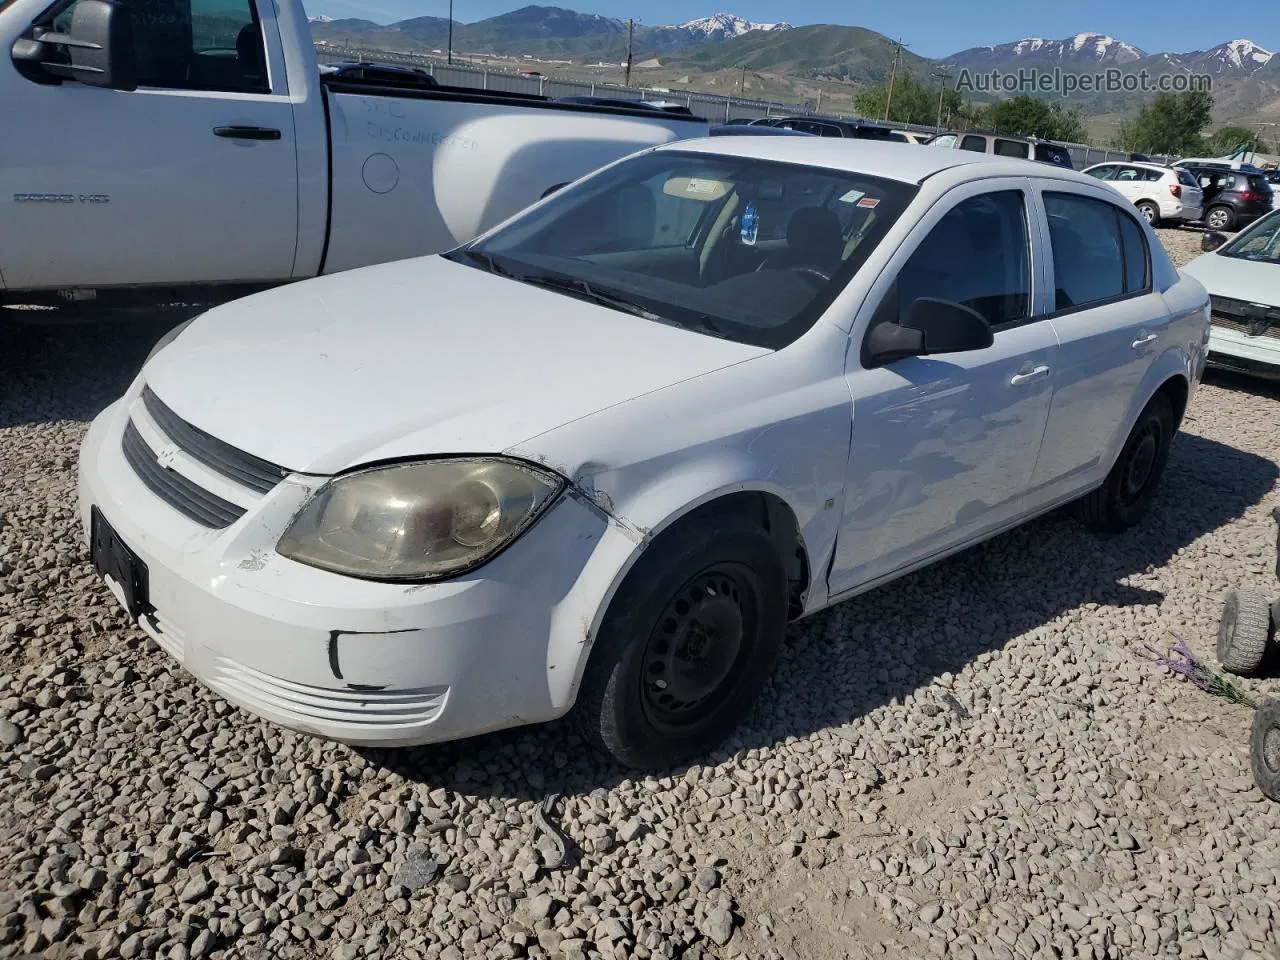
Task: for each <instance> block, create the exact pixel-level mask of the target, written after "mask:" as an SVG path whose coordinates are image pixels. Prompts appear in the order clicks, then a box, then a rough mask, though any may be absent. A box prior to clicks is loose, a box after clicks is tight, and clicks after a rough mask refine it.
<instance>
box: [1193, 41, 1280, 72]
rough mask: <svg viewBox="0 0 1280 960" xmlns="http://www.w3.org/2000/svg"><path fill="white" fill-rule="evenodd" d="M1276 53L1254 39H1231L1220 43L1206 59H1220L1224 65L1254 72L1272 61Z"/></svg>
mask: <svg viewBox="0 0 1280 960" xmlns="http://www.w3.org/2000/svg"><path fill="white" fill-rule="evenodd" d="M1274 56H1275V54H1274V53H1272V52H1271V51H1270V50H1264V49H1263V48H1262V47H1260V46H1258V45H1257V44H1256V43H1254V42H1253V41H1252V40H1229V41H1227V42H1226V43H1220V44H1218V46H1216V47H1214V48H1213V49H1212V50H1210V51H1209V52H1208V53H1207V54H1206V59H1213V60H1219V61H1221V62H1222V64H1223V65H1224V66H1227V67H1232V68H1234V69H1236V70H1243V71H1245V72H1252V71H1253V70H1256V69H1258V67H1261V66H1264V65H1265V64H1267V63H1269V62H1270V61H1271V58H1272V57H1274Z"/></svg>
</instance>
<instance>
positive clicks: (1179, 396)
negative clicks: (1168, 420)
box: [1156, 377, 1188, 430]
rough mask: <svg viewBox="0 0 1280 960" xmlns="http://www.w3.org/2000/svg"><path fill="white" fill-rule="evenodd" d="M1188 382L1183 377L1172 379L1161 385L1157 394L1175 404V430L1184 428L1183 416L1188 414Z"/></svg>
mask: <svg viewBox="0 0 1280 960" xmlns="http://www.w3.org/2000/svg"><path fill="white" fill-rule="evenodd" d="M1187 392H1188V390H1187V381H1186V379H1185V378H1183V377H1170V378H1169V379H1168V380H1166V381H1165V382H1164V383H1162V384H1160V389H1159V390H1157V391H1156V393H1163V394H1164V395H1165V396H1166V397H1168V398H1169V402H1170V403H1171V404H1173V428H1174V430H1177V429H1178V428H1179V427H1180V426H1182V415H1183V414H1184V413H1186V412H1187Z"/></svg>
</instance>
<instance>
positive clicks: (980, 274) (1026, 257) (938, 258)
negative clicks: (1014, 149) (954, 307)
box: [895, 190, 1031, 326]
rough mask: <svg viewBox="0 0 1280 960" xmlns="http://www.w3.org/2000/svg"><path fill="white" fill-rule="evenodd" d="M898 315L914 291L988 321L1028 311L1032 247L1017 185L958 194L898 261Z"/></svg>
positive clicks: (1022, 317) (1001, 321)
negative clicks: (974, 312)
mask: <svg viewBox="0 0 1280 960" xmlns="http://www.w3.org/2000/svg"><path fill="white" fill-rule="evenodd" d="M895 286H896V289H897V295H898V315H897V316H898V320H899V322H901V320H902V319H903V318H904V317H905V316H906V314H907V311H908V310H909V309H910V307H911V304H912V303H913V302H914V301H915V300H916V299H917V298H919V297H938V298H940V299H943V300H953V301H955V302H957V303H963V304H964V305H965V306H967V307H972V308H973V309H974V310H977V311H978V313H980V314H982V315H983V316H984V317H986V319H987V322H988V323H990V324H991V325H992V326H999V325H1000V324H1007V323H1016V322H1017V321H1019V320H1025V319H1027V318H1028V317H1030V316H1031V252H1030V245H1029V242H1028V232H1027V214H1026V205H1025V203H1024V202H1023V196H1022V191H1020V190H1002V191H999V192H996V193H985V194H982V195H981V196H977V197H970V198H969V199H967V200H962V201H961V202H960V203H958V204H956V205H955V206H954V207H953V208H952V209H951V210H950V211H948V212H947V213H946V214H945V215H944V216H943V217H942V219H941V220H939V221H938V222H937V224H935V225H934V227H933V229H932V230H930V231H929V234H928V235H927V236H926V237H925V238H924V240H923V241H922V242H921V244H920V246H918V247H917V248H916V249H915V252H914V253H912V254H911V257H910V258H909V259H908V260H907V262H906V263H905V264H903V267H902V270H901V271H899V273H898V280H897V283H896V285H895Z"/></svg>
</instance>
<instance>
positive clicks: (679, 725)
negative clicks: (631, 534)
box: [574, 515, 787, 769]
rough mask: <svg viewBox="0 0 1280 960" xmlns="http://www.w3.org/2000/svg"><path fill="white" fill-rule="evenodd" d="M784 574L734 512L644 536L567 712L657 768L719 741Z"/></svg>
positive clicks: (763, 537)
mask: <svg viewBox="0 0 1280 960" xmlns="http://www.w3.org/2000/svg"><path fill="white" fill-rule="evenodd" d="M786 610H787V576H786V571H785V569H784V568H783V565H782V561H781V560H780V559H779V557H778V554H777V551H776V550H775V548H774V545H773V543H772V541H771V540H770V539H769V536H768V534H767V533H765V531H764V530H762V529H760V528H759V527H758V526H757V525H755V524H753V523H751V522H750V521H749V520H748V519H747V518H745V517H737V516H734V515H726V516H717V517H715V518H710V517H706V518H701V519H697V520H693V521H690V522H689V523H687V524H684V525H681V526H680V527H678V528H676V529H673V530H672V531H669V533H667V534H664V535H663V536H661V537H659V538H658V539H657V540H655V541H654V543H653V544H651V545H650V547H649V549H648V550H647V551H646V552H645V554H644V556H642V557H641V558H640V560H639V561H638V562H637V564H636V566H635V567H634V568H633V569H632V571H631V573H630V574H628V576H627V578H626V580H625V581H624V582H623V584H622V586H621V588H620V589H619V591H618V593H617V595H616V596H615V597H614V600H613V602H612V603H611V604H610V606H609V610H608V611H607V613H606V614H605V617H604V621H603V623H602V624H601V628H600V633H599V636H598V637H597V639H596V644H595V648H594V649H593V650H592V652H591V659H590V661H589V662H588V663H587V669H586V673H585V674H584V676H583V679H582V688H581V690H580V691H579V694H578V702H577V704H576V706H575V708H574V711H575V713H576V715H577V718H578V723H579V725H580V727H581V728H582V730H583V733H584V734H585V735H586V736H587V738H588V739H589V740H590V741H592V742H593V743H594V744H595V745H596V746H597V747H598V748H599V749H601V750H603V751H604V752H605V753H607V754H609V755H610V756H611V757H613V758H614V759H615V760H617V761H619V762H620V763H623V764H625V765H627V766H631V767H639V768H643V769H655V768H666V767H670V766H674V765H675V764H678V763H681V762H683V761H686V760H689V759H691V758H692V757H694V756H697V755H699V754H701V753H704V752H706V751H707V750H709V749H711V748H712V747H714V746H716V744H718V743H720V742H721V741H722V740H723V739H724V738H725V737H727V736H728V735H729V734H730V733H731V732H732V731H733V730H734V728H736V727H737V726H738V724H739V723H741V722H742V719H743V718H744V717H745V716H746V714H747V711H748V710H749V709H750V707H751V705H752V703H753V702H754V701H755V699H756V697H757V696H758V695H759V693H760V691H761V689H762V688H763V687H764V685H765V683H766V682H767V680H768V678H769V675H770V673H771V672H772V670H773V665H774V661H775V660H776V659H777V655H778V651H779V649H780V648H781V646H782V639H783V634H784V632H785V630H786Z"/></svg>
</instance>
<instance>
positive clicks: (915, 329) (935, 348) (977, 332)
mask: <svg viewBox="0 0 1280 960" xmlns="http://www.w3.org/2000/svg"><path fill="white" fill-rule="evenodd" d="M994 342H995V336H994V334H992V332H991V325H990V324H989V323H987V320H986V318H985V317H983V315H982V314H980V313H978V311H977V310H974V309H972V308H970V307H966V306H965V305H964V304H960V303H956V302H954V301H952V300H939V299H937V298H936V297H919V298H918V299H916V300H915V301H914V302H912V304H911V307H910V309H908V310H907V316H906V319H905V320H903V322H902V323H901V324H897V323H892V322H886V323H880V324H877V325H876V326H875V327H873V328H872V329H871V332H870V334H869V335H868V337H867V354H868V362H869V363H870V365H871V366H883V365H885V364H887V363H893V362H895V361H897V360H902V359H904V358H906V357H923V356H927V355H929V354H933V353H963V352H967V351H971V350H985V349H986V348H987V347H989V346H991V345H992V344H993V343H994Z"/></svg>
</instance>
